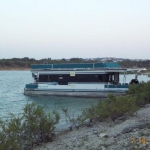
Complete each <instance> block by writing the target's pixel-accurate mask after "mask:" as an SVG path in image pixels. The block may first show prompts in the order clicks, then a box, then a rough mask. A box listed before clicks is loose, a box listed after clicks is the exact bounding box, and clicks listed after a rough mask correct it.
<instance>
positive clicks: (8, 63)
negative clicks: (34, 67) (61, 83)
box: [0, 57, 150, 69]
mask: <svg viewBox="0 0 150 150" xmlns="http://www.w3.org/2000/svg"><path fill="white" fill-rule="evenodd" d="M97 62H101V61H98V60H85V59H83V58H71V59H69V60H68V59H65V58H62V59H59V60H57V59H51V58H44V59H40V60H36V59H34V58H28V57H24V58H12V59H0V68H1V69H5V68H22V69H23V68H30V66H31V64H43V63H46V64H56V63H59V64H60V63H97ZM109 62H111V61H110V60H109ZM118 63H119V65H120V66H121V67H123V68H130V67H140V68H141V67H144V68H148V69H149V68H150V60H143V61H134V60H124V61H120V62H118Z"/></svg>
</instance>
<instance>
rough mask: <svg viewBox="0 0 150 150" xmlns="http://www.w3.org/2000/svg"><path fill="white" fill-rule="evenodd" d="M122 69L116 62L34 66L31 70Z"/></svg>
mask: <svg viewBox="0 0 150 150" xmlns="http://www.w3.org/2000/svg"><path fill="white" fill-rule="evenodd" d="M92 68H93V69H96V68H100V69H107V68H110V69H121V67H120V65H119V64H118V63H116V62H105V63H72V64H32V65H31V69H42V70H43V69H44V70H47V69H92Z"/></svg>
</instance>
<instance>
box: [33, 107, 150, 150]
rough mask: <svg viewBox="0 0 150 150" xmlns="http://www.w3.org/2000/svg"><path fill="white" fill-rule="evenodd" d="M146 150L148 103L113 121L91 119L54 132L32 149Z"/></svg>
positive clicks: (149, 117) (149, 137)
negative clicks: (54, 135)
mask: <svg viewBox="0 0 150 150" xmlns="http://www.w3.org/2000/svg"><path fill="white" fill-rule="evenodd" d="M81 149H82V150H134V149H137V150H147V149H150V105H146V106H145V107H143V108H141V109H140V110H138V111H137V112H136V113H135V114H134V115H133V116H122V117H119V118H118V119H116V120H115V121H114V122H113V121H111V120H108V121H107V122H96V121H95V122H91V123H88V124H86V125H84V126H82V127H79V129H73V130H72V131H70V130H65V131H61V132H59V133H57V136H56V138H55V140H54V141H53V142H49V143H46V144H42V145H40V146H38V147H35V148H34V150H81Z"/></svg>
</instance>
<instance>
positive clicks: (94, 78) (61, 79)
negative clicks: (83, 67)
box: [39, 73, 119, 85]
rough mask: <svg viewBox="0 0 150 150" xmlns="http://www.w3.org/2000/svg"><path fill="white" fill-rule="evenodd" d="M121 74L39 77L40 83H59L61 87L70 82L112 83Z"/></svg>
mask: <svg viewBox="0 0 150 150" xmlns="http://www.w3.org/2000/svg"><path fill="white" fill-rule="evenodd" d="M118 77H119V74H118V75H117V74H115V75H114V73H109V74H76V75H75V76H70V74H63V75H39V82H58V83H60V84H61V85H66V84H68V82H110V80H111V81H113V80H114V79H118Z"/></svg>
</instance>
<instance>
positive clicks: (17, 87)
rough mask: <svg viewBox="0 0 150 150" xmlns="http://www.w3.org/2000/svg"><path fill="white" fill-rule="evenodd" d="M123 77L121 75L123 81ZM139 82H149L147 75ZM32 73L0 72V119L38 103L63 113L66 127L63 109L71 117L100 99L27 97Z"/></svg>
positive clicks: (132, 76) (62, 116) (62, 123)
mask: <svg viewBox="0 0 150 150" xmlns="http://www.w3.org/2000/svg"><path fill="white" fill-rule="evenodd" d="M133 78H134V75H127V79H126V82H127V83H128V82H130V81H131V79H133ZM122 80H123V75H121V81H122ZM138 80H139V81H145V82H146V81H148V80H150V78H149V77H148V76H147V75H140V76H138ZM32 82H33V79H32V76H31V72H30V71H0V118H3V119H5V118H8V117H9V113H13V114H15V115H18V114H20V113H21V112H22V110H23V108H24V106H25V105H26V104H27V103H31V102H36V103H37V104H38V105H41V106H43V105H44V106H46V110H47V108H48V109H49V110H51V109H53V108H56V109H57V110H58V111H59V112H60V113H61V120H60V123H59V125H61V126H65V125H66V121H65V116H64V114H63V113H62V111H61V109H60V108H61V107H62V106H63V107H65V108H68V110H69V112H70V114H71V115H73V114H78V113H80V112H81V110H83V109H84V108H87V107H89V106H91V105H92V104H96V103H97V102H98V101H99V99H94V98H73V97H56V96H25V95H24V94H23V90H24V87H25V84H27V83H32Z"/></svg>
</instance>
